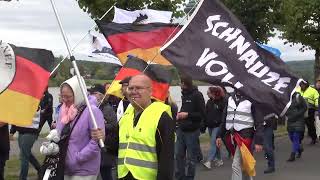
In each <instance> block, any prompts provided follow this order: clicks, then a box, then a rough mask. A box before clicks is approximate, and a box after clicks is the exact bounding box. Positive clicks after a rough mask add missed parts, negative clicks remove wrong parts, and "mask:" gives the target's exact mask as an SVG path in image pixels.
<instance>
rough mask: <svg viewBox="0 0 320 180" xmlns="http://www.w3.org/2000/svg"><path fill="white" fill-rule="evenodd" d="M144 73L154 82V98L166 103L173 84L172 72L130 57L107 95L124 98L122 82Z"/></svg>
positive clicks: (161, 66) (160, 66)
mask: <svg viewBox="0 0 320 180" xmlns="http://www.w3.org/2000/svg"><path fill="white" fill-rule="evenodd" d="M144 70H145V71H144ZM143 71H144V74H146V75H147V76H148V77H150V78H151V80H152V97H153V98H154V99H157V100H160V101H165V99H166V98H167V96H168V91H169V87H170V82H171V76H170V72H169V71H168V70H166V69H165V67H164V66H163V65H159V64H150V65H149V66H148V63H146V62H145V61H143V60H142V59H139V58H137V57H133V56H129V58H128V60H127V61H126V63H125V64H124V65H123V67H122V68H121V69H120V71H119V73H118V75H117V76H116V77H115V79H114V81H113V82H112V84H111V86H110V87H109V89H108V91H107V94H110V95H114V96H118V97H120V98H123V96H122V94H121V90H120V89H121V84H120V81H121V80H123V79H124V78H126V77H129V76H135V75H138V74H141V73H142V72H143Z"/></svg>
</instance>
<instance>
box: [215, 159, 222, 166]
mask: <svg viewBox="0 0 320 180" xmlns="http://www.w3.org/2000/svg"><path fill="white" fill-rule="evenodd" d="M214 165H215V166H216V167H220V166H222V165H223V161H222V160H221V159H220V160H217V161H216V162H215V163H214Z"/></svg>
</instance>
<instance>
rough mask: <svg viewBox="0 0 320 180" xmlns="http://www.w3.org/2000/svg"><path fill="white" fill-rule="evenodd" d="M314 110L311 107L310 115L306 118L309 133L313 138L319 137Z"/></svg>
mask: <svg viewBox="0 0 320 180" xmlns="http://www.w3.org/2000/svg"><path fill="white" fill-rule="evenodd" d="M314 111H315V110H313V109H309V111H308V117H307V118H305V123H306V125H307V128H308V135H309V136H310V137H311V139H312V140H316V139H317V133H316V127H315V126H314V121H315V120H314Z"/></svg>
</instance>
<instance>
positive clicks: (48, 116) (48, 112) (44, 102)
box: [39, 87, 53, 132]
mask: <svg viewBox="0 0 320 180" xmlns="http://www.w3.org/2000/svg"><path fill="white" fill-rule="evenodd" d="M40 107H41V113H40V124H39V132H40V131H41V129H42V127H43V125H44V124H45V123H46V122H48V126H49V128H50V129H51V125H52V121H53V119H52V113H53V97H52V95H51V94H50V93H49V91H48V87H47V89H46V91H45V92H44V95H43V97H42V99H41V102H40Z"/></svg>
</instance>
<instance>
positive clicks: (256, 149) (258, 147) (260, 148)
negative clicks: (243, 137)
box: [254, 144, 263, 152]
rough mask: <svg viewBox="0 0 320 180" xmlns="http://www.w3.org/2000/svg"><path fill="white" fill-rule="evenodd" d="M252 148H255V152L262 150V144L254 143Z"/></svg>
mask: <svg viewBox="0 0 320 180" xmlns="http://www.w3.org/2000/svg"><path fill="white" fill-rule="evenodd" d="M254 149H255V151H256V152H261V151H262V150H263V146H262V145H259V144H256V145H254Z"/></svg>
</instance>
